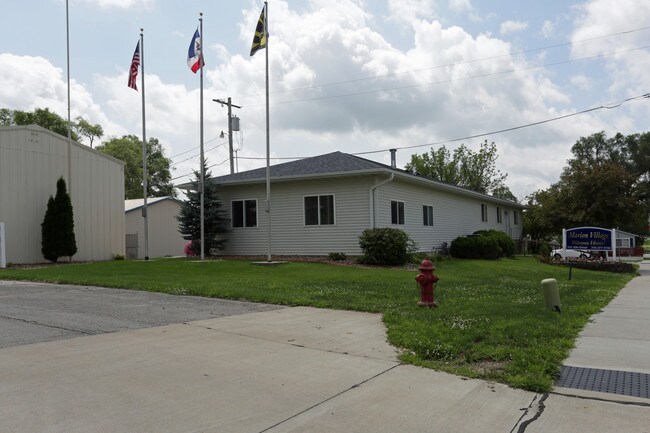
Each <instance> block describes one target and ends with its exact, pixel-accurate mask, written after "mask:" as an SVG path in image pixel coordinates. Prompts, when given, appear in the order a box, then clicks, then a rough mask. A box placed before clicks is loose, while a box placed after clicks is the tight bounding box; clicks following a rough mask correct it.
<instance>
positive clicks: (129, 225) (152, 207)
mask: <svg viewBox="0 0 650 433" xmlns="http://www.w3.org/2000/svg"><path fill="white" fill-rule="evenodd" d="M143 208H144V200H143V199H141V198H139V199H134V200H125V202H124V211H125V214H124V215H125V222H126V258H127V259H136V258H137V259H144V218H143V217H142V209H143ZM180 210H181V202H180V201H179V200H177V199H175V198H174V197H154V198H147V215H148V218H147V219H148V220H149V221H148V234H149V236H148V238H149V245H148V247H149V248H148V249H149V251H148V252H149V257H163V256H182V255H184V254H185V252H184V248H185V244H186V243H187V241H186V240H185V239H183V238H182V236H181V234H180V233H179V232H178V221H177V220H176V216H177V215H178V213H179V212H180Z"/></svg>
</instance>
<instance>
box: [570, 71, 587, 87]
mask: <svg viewBox="0 0 650 433" xmlns="http://www.w3.org/2000/svg"><path fill="white" fill-rule="evenodd" d="M570 81H571V85H572V86H575V87H577V88H578V89H579V90H591V87H592V86H591V80H590V79H589V77H587V76H586V75H584V74H578V75H572V76H571V78H570Z"/></svg>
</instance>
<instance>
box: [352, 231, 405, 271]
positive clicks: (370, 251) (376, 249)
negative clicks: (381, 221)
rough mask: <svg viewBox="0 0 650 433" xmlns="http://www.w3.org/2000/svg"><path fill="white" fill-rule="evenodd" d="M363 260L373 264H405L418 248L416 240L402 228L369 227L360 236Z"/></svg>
mask: <svg viewBox="0 0 650 433" xmlns="http://www.w3.org/2000/svg"><path fill="white" fill-rule="evenodd" d="M359 246H360V247H361V250H362V251H363V256H362V257H361V259H360V260H361V262H362V263H366V264H373V265H403V264H405V263H407V262H408V261H409V258H410V257H411V255H412V254H413V253H414V252H415V251H416V250H417V244H416V242H415V241H414V240H413V239H411V237H410V236H409V235H408V234H407V233H406V232H404V231H403V230H400V229H394V228H376V229H367V230H364V231H363V233H361V236H359Z"/></svg>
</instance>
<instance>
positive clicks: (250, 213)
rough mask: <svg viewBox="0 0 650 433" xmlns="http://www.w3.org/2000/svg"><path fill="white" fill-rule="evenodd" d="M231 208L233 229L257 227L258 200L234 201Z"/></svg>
mask: <svg viewBox="0 0 650 433" xmlns="http://www.w3.org/2000/svg"><path fill="white" fill-rule="evenodd" d="M231 207H232V226H233V227H257V200H233V201H232V206H231Z"/></svg>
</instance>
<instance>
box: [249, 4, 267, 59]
mask: <svg viewBox="0 0 650 433" xmlns="http://www.w3.org/2000/svg"><path fill="white" fill-rule="evenodd" d="M265 8H266V3H265V5H264V7H262V13H261V14H260V19H259V20H257V28H255V36H253V45H251V56H253V55H254V54H255V53H256V52H257V51H258V50H261V49H262V48H266V37H267V32H266V14H265Z"/></svg>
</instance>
